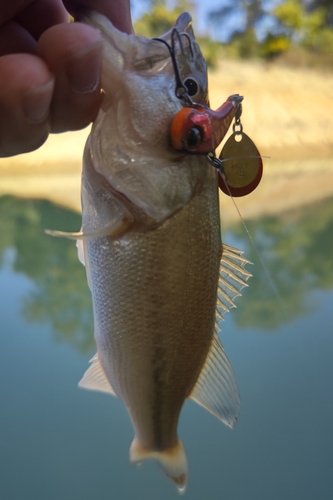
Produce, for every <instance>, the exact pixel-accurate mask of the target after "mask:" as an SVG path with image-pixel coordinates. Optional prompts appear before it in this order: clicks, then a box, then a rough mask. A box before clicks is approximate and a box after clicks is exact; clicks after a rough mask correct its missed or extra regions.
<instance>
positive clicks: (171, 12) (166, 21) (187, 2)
mask: <svg viewBox="0 0 333 500" xmlns="http://www.w3.org/2000/svg"><path fill="white" fill-rule="evenodd" d="M193 9H194V6H193V3H192V2H191V0H178V1H177V2H175V5H174V7H172V8H169V7H168V5H167V2H166V0H151V2H150V7H149V9H148V11H147V12H146V13H145V14H143V16H142V17H141V18H140V19H138V21H136V22H135V23H134V29H135V32H136V33H137V34H138V35H142V36H147V37H149V38H153V37H158V36H160V35H163V34H164V33H166V32H167V31H169V30H170V29H171V28H173V26H174V24H175V20H176V19H177V17H178V16H180V14H182V13H183V12H186V11H188V12H193Z"/></svg>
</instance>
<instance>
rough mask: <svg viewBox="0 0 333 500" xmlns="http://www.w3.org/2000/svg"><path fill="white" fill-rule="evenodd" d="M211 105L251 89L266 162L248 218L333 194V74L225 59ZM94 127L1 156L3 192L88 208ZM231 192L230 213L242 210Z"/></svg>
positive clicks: (213, 82) (250, 109) (249, 200)
mask: <svg viewBox="0 0 333 500" xmlns="http://www.w3.org/2000/svg"><path fill="white" fill-rule="evenodd" d="M209 81H210V96H211V106H212V107H213V108H217V107H218V106H220V105H221V104H222V102H224V101H225V99H226V98H227V97H228V96H229V95H230V94H233V93H239V94H242V95H244V97H245V99H244V111H243V116H242V122H243V126H244V131H245V132H246V133H247V134H248V135H249V136H250V137H251V138H252V139H253V140H254V141H255V143H256V144H257V146H258V148H259V150H260V152H261V154H263V155H267V156H270V157H271V159H270V160H266V161H265V169H264V177H263V181H262V183H261V185H260V186H259V188H257V190H256V191H255V192H254V194H252V195H250V196H247V197H245V198H242V199H239V206H240V208H241V210H242V212H243V215H244V217H245V218H247V217H256V216H257V215H259V214H262V213H279V212H281V211H285V210H289V209H291V208H294V207H298V206H300V205H302V204H304V203H311V202H313V201H315V200H318V199H321V198H323V197H327V196H331V195H333V183H332V174H333V161H331V159H332V158H333V134H332V131H333V74H331V73H320V72H316V71H311V70H305V69H302V70H300V69H297V70H295V69H292V68H282V67H277V66H270V65H265V64H259V63H252V62H251V63H247V62H246V63H244V62H236V61H223V62H221V66H220V68H219V70H218V71H216V72H213V73H211V74H210V79H209ZM88 133H89V129H85V130H83V131H80V132H76V133H68V134H61V135H53V136H51V137H50V138H49V139H48V141H47V142H46V144H44V146H42V147H41V148H40V149H39V150H38V151H35V152H33V153H29V154H25V155H19V156H17V157H13V158H7V159H0V194H14V195H18V196H24V197H38V198H47V199H50V200H52V201H54V202H56V203H59V204H61V205H65V206H68V207H71V208H73V209H74V210H77V211H79V210H80V195H79V190H80V170H81V156H82V151H83V147H84V143H85V140H86V137H87V135H88ZM226 198H227V197H225V196H224V197H223V199H222V203H223V204H226V207H227V208H224V211H225V217H226V218H227V219H228V220H229V219H230V221H232V220H233V218H234V217H235V216H236V213H235V210H234V208H233V207H232V205H231V203H230V202H226V201H225V199H226Z"/></svg>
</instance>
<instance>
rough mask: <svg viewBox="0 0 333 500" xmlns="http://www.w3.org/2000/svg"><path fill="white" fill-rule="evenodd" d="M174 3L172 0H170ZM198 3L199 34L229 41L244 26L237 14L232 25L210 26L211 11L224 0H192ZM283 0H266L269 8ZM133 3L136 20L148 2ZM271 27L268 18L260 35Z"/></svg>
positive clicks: (138, 0) (133, 13) (260, 36)
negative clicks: (209, 16)
mask: <svg viewBox="0 0 333 500" xmlns="http://www.w3.org/2000/svg"><path fill="white" fill-rule="evenodd" d="M169 1H170V3H172V0H169ZM192 1H193V2H194V4H195V5H196V8H195V9H196V12H195V13H193V14H194V16H195V25H194V29H195V32H196V33H198V34H202V35H205V34H208V35H210V36H211V37H212V38H215V39H217V40H220V41H227V39H228V37H229V35H230V32H231V31H233V30H235V29H237V28H239V29H241V28H242V25H243V18H242V16H240V15H235V16H234V17H233V18H232V19H231V20H230V26H223V27H218V26H212V24H211V23H210V26H208V14H209V12H211V11H213V10H216V8H217V7H218V6H219V5H221V4H223V3H224V2H223V0H192ZM280 2H281V0H266V2H265V3H266V5H267V7H268V8H273V6H275V5H277V4H278V3H280ZM131 5H132V16H133V19H134V21H135V20H136V19H138V18H139V17H140V16H141V15H142V14H143V13H144V12H145V11H146V10H147V5H148V2H147V1H146V0H131ZM270 27H271V25H270V22H269V20H266V21H265V23H264V24H263V26H262V27H261V29H260V30H259V33H258V36H259V38H262V37H263V36H264V34H265V33H266V31H267V29H269V28H270Z"/></svg>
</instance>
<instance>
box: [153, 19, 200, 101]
mask: <svg viewBox="0 0 333 500" xmlns="http://www.w3.org/2000/svg"><path fill="white" fill-rule="evenodd" d="M182 35H185V36H186V37H187V38H188V40H189V47H190V52H191V57H193V49H192V42H191V39H190V37H189V35H188V34H187V33H184V32H183V33H179V31H178V30H177V28H173V30H172V32H171V46H170V44H169V43H168V42H166V41H165V40H163V39H162V38H153V40H155V41H156V42H162V43H164V45H165V46H166V47H167V49H168V51H169V53H170V57H171V61H172V65H173V70H174V73H175V78H176V89H175V94H176V97H178V99H182V100H183V101H184V102H185V104H186V105H187V106H193V104H194V103H193V101H192V99H191V98H190V96H189V95H188V93H187V88H186V86H185V84H184V82H183V80H182V77H181V75H180V71H179V66H178V62H177V58H176V49H175V43H176V40H178V42H179V46H180V50H181V53H182V54H183V55H184V46H183V42H182V41H181V36H182Z"/></svg>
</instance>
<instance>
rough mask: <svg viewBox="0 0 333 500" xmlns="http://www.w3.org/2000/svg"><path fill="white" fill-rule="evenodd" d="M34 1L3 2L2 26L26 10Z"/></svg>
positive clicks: (0, 13)
mask: <svg viewBox="0 0 333 500" xmlns="http://www.w3.org/2000/svg"><path fill="white" fill-rule="evenodd" d="M33 1H34V0H11V1H10V2H1V3H2V5H1V9H0V24H5V23H7V22H8V21H10V20H11V19H14V17H15V16H16V15H17V14H18V13H19V12H21V11H22V10H24V9H25V8H26V7H28V5H30V4H31V3H33Z"/></svg>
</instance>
